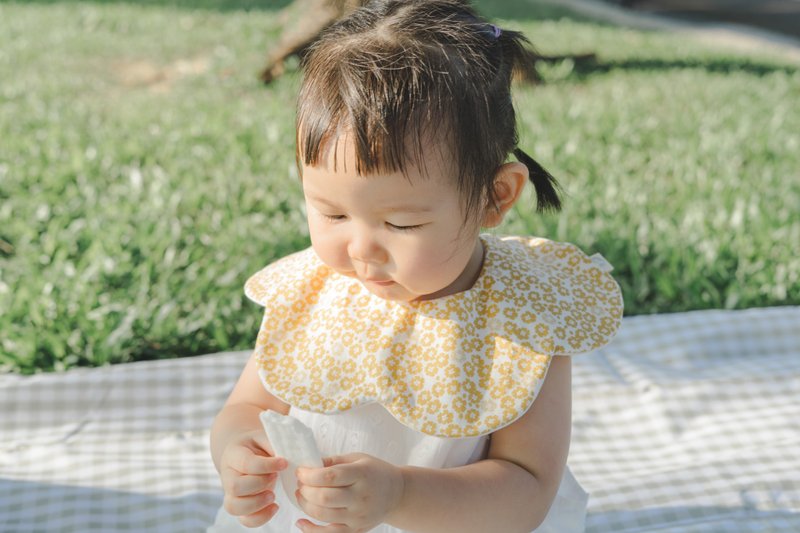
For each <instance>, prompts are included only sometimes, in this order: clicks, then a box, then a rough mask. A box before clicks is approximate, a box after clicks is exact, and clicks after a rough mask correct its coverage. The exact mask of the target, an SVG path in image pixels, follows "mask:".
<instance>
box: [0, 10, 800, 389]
mask: <svg viewBox="0 0 800 533" xmlns="http://www.w3.org/2000/svg"><path fill="white" fill-rule="evenodd" d="M288 3H289V2H288V0H266V1H261V2H258V1H255V0H251V1H245V0H242V1H237V0H197V1H191V0H173V1H163V2H162V1H157V0H146V1H139V2H123V1H99V0H98V1H94V2H92V1H86V2H73V1H44V0H42V1H32V2H0V370H2V371H5V372H8V371H12V372H20V373H25V374H30V373H34V372H39V371H61V370H65V369H68V368H71V367H75V366H97V365H104V364H108V363H120V362H126V361H134V360H147V359H163V358H172V357H186V356H192V355H199V354H205V353H212V352H218V351H223V350H234V349H247V348H249V347H250V346H252V344H253V343H254V340H255V334H256V331H257V326H258V323H259V320H260V315H261V312H260V309H259V308H258V307H257V306H256V305H254V304H251V303H249V302H248V301H247V300H246V299H245V298H244V296H243V294H242V285H243V283H244V281H245V280H246V279H247V277H248V276H249V275H250V274H251V273H253V272H255V271H257V270H258V269H260V268H262V267H263V266H265V265H266V264H268V263H270V262H271V261H273V260H275V259H277V258H279V257H281V256H284V255H286V254H288V253H291V252H293V251H296V250H299V249H302V248H304V247H306V246H308V245H309V240H308V233H307V230H306V227H305V218H304V212H303V206H302V201H301V200H302V197H301V191H300V186H299V183H298V181H297V172H296V169H295V163H294V129H293V125H294V123H293V120H294V99H295V94H296V90H297V87H298V81H299V73H298V72H297V60H296V58H290V59H289V60H288V61H287V63H286V65H285V72H284V74H283V75H282V76H281V77H280V78H278V79H276V80H275V81H273V82H272V83H271V84H269V85H264V84H263V83H262V82H261V81H260V80H259V78H258V76H259V72H260V69H261V68H262V67H263V64H264V61H265V58H266V56H267V51H268V50H269V49H270V47H271V46H273V45H274V43H276V42H277V41H278V40H279V39H280V35H281V32H282V24H283V23H285V21H284V20H283V19H282V17H281V16H280V13H281V10H282V9H283V8H285V7H286V6H287V5H288ZM475 3H476V5H477V6H478V8H479V9H480V10H481V11H482V12H483V13H484V14H485V15H486V16H488V17H490V18H492V19H493V20H494V21H496V22H497V23H498V24H499V25H500V26H502V27H506V28H513V29H519V30H522V31H524V32H525V33H526V35H528V36H529V37H530V39H531V40H532V41H533V43H534V44H535V45H536V47H537V49H538V50H539V51H540V52H541V53H542V54H550V55H563V56H574V57H575V58H578V57H583V56H585V55H586V54H593V56H594V58H593V59H592V60H589V61H584V60H578V59H574V58H572V57H566V58H565V59H562V60H557V61H553V62H547V63H542V64H540V66H539V71H540V74H541V77H542V79H543V82H542V83H541V84H538V85H525V84H520V85H518V86H517V87H516V89H515V91H516V93H515V98H516V106H517V109H518V115H519V122H520V124H519V128H520V139H521V143H520V144H521V146H522V147H523V148H524V149H525V150H526V151H529V152H530V153H531V154H532V155H534V157H536V158H537V159H538V160H539V161H540V162H541V163H542V164H543V165H544V166H545V167H546V168H548V169H549V170H550V171H551V173H553V175H555V176H556V177H557V178H558V179H559V180H560V182H561V183H562V185H563V187H564V190H565V192H566V196H565V198H564V199H565V206H564V210H563V212H562V213H560V214H557V215H544V216H542V215H538V214H536V213H535V212H534V205H535V201H534V198H533V197H532V195H531V191H530V190H529V191H528V192H527V196H526V197H525V198H524V199H523V201H522V202H520V203H519V204H518V206H517V207H516V208H515V211H514V212H513V213H512V216H511V217H510V218H509V219H508V221H507V222H506V223H505V224H504V225H503V226H502V227H500V228H498V229H497V231H496V233H499V234H503V233H510V234H531V235H539V236H544V237H548V238H551V239H556V240H566V241H571V242H574V243H576V244H578V245H579V246H581V247H582V248H583V249H584V250H586V251H587V252H588V253H594V252H600V253H602V254H603V255H604V256H605V257H606V258H607V259H608V260H609V261H610V262H611V263H612V264H613V265H614V266H615V267H616V268H615V276H616V278H617V279H618V281H619V282H620V285H621V286H622V289H623V293H624V298H625V312H626V315H628V316H631V315H637V314H651V313H669V312H676V311H685V310H692V309H709V308H720V309H741V308H750V307H764V306H781V305H797V304H800V105H798V103H800V72H799V70H798V62H797V60H796V59H795V58H796V57H797V56H796V55H795V56H793V57H790V56H789V55H787V54H784V53H781V52H780V50H776V49H774V48H770V47H760V46H753V45H751V44H748V45H747V46H739V47H730V46H726V45H723V44H719V45H715V44H714V43H713V42H708V41H703V42H700V41H699V40H697V39H694V38H692V37H688V36H687V35H685V34H682V33H680V32H666V31H657V30H644V29H637V28H635V27H628V26H620V25H617V24H615V23H613V22H609V21H605V20H596V19H593V18H591V17H589V16H587V15H580V14H576V12H573V11H571V10H569V9H568V8H567V7H565V5H559V4H558V3H557V2H541V1H535V0H505V1H502V2H501V1H492V0H479V1H477V2H475ZM612 3H614V2H612ZM617 3H618V2H617ZM627 3H628V4H632V5H630V6H629V7H626V8H625V9H630V10H632V12H647V13H650V14H669V15H674V16H677V17H683V18H686V17H688V18H690V19H691V20H692V21H700V20H704V19H714V20H717V19H719V20H725V21H730V20H734V21H736V22H746V23H748V24H750V23H752V24H753V25H755V26H758V27H761V28H764V27H769V28H770V29H773V30H775V31H778V32H786V31H787V29H788V30H796V29H797V28H798V27H800V24H797V23H794V22H791V20H792V19H791V17H790V16H789V15H787V14H786V13H787V12H781V11H780V9H783V8H786V9H788V8H794V7H796V6H797V5H798V2H796V1H795V2H793V1H789V0H783V1H777V0H776V1H764V2H757V1H749V2H744V1H733V0H732V1H729V2H723V1H722V0H719V1H711V0H706V1H697V2H669V1H667V0H664V1H656V0H642V1H640V2H636V1H634V2H627ZM712 5H716V6H721V8H717V9H716V10H712V9H710V6H712ZM755 6H762V7H763V8H764V9H761V10H755V9H753V8H755ZM705 8H709V9H705ZM793 13H795V15H796V13H797V10H796V9H795V10H794V11H793ZM768 20H772V21H777V22H779V23H780V24H778V23H776V24H774V25H773V24H772V23H770V24H766V22H765V21H768ZM789 33H791V31H789Z"/></svg>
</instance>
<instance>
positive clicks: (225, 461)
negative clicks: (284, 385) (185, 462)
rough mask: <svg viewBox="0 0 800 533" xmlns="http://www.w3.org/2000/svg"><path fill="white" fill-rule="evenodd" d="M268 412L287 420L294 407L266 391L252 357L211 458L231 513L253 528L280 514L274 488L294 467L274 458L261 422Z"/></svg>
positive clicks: (222, 417) (215, 430) (217, 423)
mask: <svg viewBox="0 0 800 533" xmlns="http://www.w3.org/2000/svg"><path fill="white" fill-rule="evenodd" d="M264 410H273V411H277V412H279V413H281V414H287V413H288V412H289V406H288V405H286V404H285V403H283V402H281V401H280V400H279V399H277V398H276V397H275V396H273V395H271V394H269V393H268V392H267V391H266V390H265V389H264V387H263V385H262V384H261V382H260V380H259V378H258V371H257V365H256V361H255V357H251V358H250V361H249V362H248V363H247V366H245V369H244V371H243V372H242V375H241V376H240V378H239V381H238V382H237V383H236V385H235V386H234V388H233V391H232V392H231V394H230V396H228V399H227V401H226V402H225V405H224V406H223V408H222V410H220V412H219V414H217V417H216V418H215V419H214V424H213V426H212V428H211V456H212V459H213V461H214V465H215V466H216V468H217V471H218V472H219V473H220V478H221V480H222V485H223V489H224V490H225V504H224V505H225V509H226V510H227V511H228V512H229V513H231V514H233V515H236V516H241V517H242V518H241V520H242V523H244V524H245V525H248V526H250V527H254V526H256V525H261V524H263V523H265V522H266V521H268V520H269V519H271V518H272V516H273V515H274V514H275V512H276V511H277V506H276V505H275V504H274V503H272V502H273V501H274V493H273V488H274V486H275V480H276V477H277V472H278V471H280V470H283V469H285V468H286V467H287V466H288V465H287V463H286V461H285V460H284V459H282V458H275V457H272V456H273V455H274V454H273V453H272V452H273V450H272V449H271V448H270V445H269V441H268V440H267V438H266V435H264V429H263V427H262V425H261V421H260V420H259V413H261V412H262V411H264Z"/></svg>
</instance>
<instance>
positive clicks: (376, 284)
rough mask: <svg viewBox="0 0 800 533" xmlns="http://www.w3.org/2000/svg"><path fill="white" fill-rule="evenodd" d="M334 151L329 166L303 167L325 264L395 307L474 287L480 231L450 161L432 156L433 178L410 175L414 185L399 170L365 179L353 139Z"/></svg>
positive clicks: (314, 237) (314, 236)
mask: <svg viewBox="0 0 800 533" xmlns="http://www.w3.org/2000/svg"><path fill="white" fill-rule="evenodd" d="M330 144H331V147H330V149H328V150H327V152H326V153H325V154H324V156H323V157H322V158H321V160H322V164H320V165H318V166H303V168H302V176H303V192H304V194H305V201H306V208H307V211H308V227H309V231H310V234H311V243H312V246H313V247H314V251H315V252H316V253H317V255H318V256H319V258H320V259H321V260H322V261H323V262H324V263H325V264H327V265H328V266H330V267H331V268H333V269H334V270H336V271H337V272H339V273H340V274H343V275H345V276H350V277H354V278H357V279H358V280H359V281H360V282H361V283H362V284H363V285H364V287H366V288H367V290H369V291H370V292H372V293H373V294H375V295H377V296H379V297H381V298H385V299H387V300H397V301H412V300H420V299H430V298H438V297H441V296H446V295H448V294H454V293H456V292H461V291H463V290H466V289H468V288H470V287H471V286H472V284H473V283H474V281H475V279H476V278H477V276H478V273H479V272H480V268H481V265H482V262H483V250H482V246H481V243H480V240H479V239H478V232H479V227H478V226H477V225H473V227H465V225H464V214H463V211H462V202H461V197H460V194H459V192H458V190H457V189H456V185H455V180H454V178H453V177H452V170H451V169H450V167H451V165H450V164H449V163H447V162H446V161H445V158H444V157H441V156H439V155H435V154H426V155H427V156H428V157H427V158H426V160H425V163H426V171H427V172H425V173H423V172H422V171H421V169H418V168H416V167H412V168H409V169H408V179H407V178H406V177H405V176H404V175H403V174H402V173H401V172H399V171H398V172H394V173H389V174H373V175H370V176H367V177H364V176H359V175H357V174H356V172H355V150H354V147H353V143H351V142H350V141H348V140H347V137H346V136H343V137H340V138H339V139H338V141H337V143H336V145H335V147H334V146H333V143H330ZM432 152H437V154H438V151H432ZM334 157H336V161H337V162H338V164H337V165H336V166H335V168H334Z"/></svg>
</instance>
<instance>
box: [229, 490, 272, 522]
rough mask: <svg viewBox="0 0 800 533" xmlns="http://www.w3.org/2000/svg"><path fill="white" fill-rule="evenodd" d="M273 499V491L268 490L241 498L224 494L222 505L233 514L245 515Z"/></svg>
mask: <svg viewBox="0 0 800 533" xmlns="http://www.w3.org/2000/svg"><path fill="white" fill-rule="evenodd" d="M274 501H275V493H274V492H272V491H271V490H268V491H265V492H262V493H261V494H255V495H253V496H245V497H243V498H237V497H235V496H231V495H229V494H226V495H225V498H224V500H223V503H222V505H223V507H225V510H226V511H228V512H229V513H230V514H232V515H233V516H247V515H251V514H254V513H257V512H259V511H261V510H262V509H264V508H265V507H266V506H268V505H270V504H272V503H273V502H274Z"/></svg>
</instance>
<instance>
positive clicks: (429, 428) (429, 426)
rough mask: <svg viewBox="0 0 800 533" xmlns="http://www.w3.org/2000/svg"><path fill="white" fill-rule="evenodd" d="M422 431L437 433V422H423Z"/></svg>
mask: <svg viewBox="0 0 800 533" xmlns="http://www.w3.org/2000/svg"><path fill="white" fill-rule="evenodd" d="M422 432H423V433H427V434H428V435H432V434H434V433H436V424H434V423H433V422H431V421H430V420H428V421H427V422H425V423H424V424H422Z"/></svg>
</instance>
